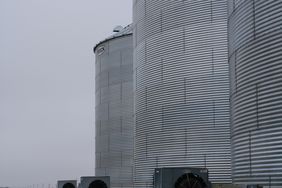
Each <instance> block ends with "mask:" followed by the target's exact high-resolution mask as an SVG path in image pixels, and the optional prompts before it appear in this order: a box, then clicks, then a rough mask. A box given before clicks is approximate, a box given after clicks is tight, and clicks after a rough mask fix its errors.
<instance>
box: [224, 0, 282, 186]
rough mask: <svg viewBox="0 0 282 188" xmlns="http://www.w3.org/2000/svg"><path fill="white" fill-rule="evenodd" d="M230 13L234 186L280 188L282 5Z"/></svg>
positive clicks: (267, 1)
mask: <svg viewBox="0 0 282 188" xmlns="http://www.w3.org/2000/svg"><path fill="white" fill-rule="evenodd" d="M228 7H229V49H230V51H229V62H230V73H231V76H230V78H231V112H232V117H231V120H232V121H231V125H232V169H233V170H232V177H233V181H234V182H235V183H238V184H240V183H242V184H263V185H268V184H269V183H270V184H271V185H272V186H274V185H278V186H280V187H282V0H248V1H247V0H240V1H239V0H236V1H235V0H230V1H229V5H228Z"/></svg>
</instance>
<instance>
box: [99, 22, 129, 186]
mask: <svg viewBox="0 0 282 188" xmlns="http://www.w3.org/2000/svg"><path fill="white" fill-rule="evenodd" d="M114 31H115V32H117V33H116V34H114V35H113V36H111V37H109V38H107V39H105V40H104V41H102V42H100V43H99V44H97V45H96V46H95V48H94V52H95V54H96V62H95V69H96V77H95V80H96V90H95V92H96V93H95V96H96V100H95V103H96V107H95V108H96V109H95V111H96V120H95V124H96V152H95V156H96V165H95V168H96V169H95V172H96V174H95V175H96V176H110V182H111V187H112V188H121V187H124V188H125V187H132V186H133V123H134V122H133V67H132V66H133V41H132V29H131V26H130V25H129V26H127V27H125V28H122V27H116V28H115V29H114Z"/></svg>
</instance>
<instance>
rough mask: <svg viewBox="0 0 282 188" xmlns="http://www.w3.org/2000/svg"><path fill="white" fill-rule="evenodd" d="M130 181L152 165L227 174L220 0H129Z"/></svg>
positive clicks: (146, 180) (147, 178)
mask: <svg viewBox="0 0 282 188" xmlns="http://www.w3.org/2000/svg"><path fill="white" fill-rule="evenodd" d="M133 22H134V26H133V27H134V32H133V36H134V39H133V40H134V85H135V86H134V89H135V100H134V102H135V156H134V157H135V159H134V160H135V163H134V164H135V169H134V174H135V175H134V185H135V187H140V188H144V187H152V183H153V169H154V168H156V167H207V168H208V169H209V172H210V180H211V181H212V182H213V183H230V182H231V164H230V123H229V118H230V117H229V73H228V54H227V52H228V50H227V2H226V1H225V0H213V1H207V0H187V1H180V0H170V1H168V0H163V1H156V0H146V1H145V0H135V1H133Z"/></svg>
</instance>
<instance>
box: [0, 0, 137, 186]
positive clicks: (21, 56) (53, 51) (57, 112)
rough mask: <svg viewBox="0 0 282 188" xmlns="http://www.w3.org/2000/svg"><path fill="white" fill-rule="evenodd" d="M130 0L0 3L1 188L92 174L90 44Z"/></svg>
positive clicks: (120, 17)
mask: <svg viewBox="0 0 282 188" xmlns="http://www.w3.org/2000/svg"><path fill="white" fill-rule="evenodd" d="M131 1H132V0H0V186H19V187H32V185H33V184H35V187H34V188H37V185H36V184H39V185H38V188H42V184H45V188H48V187H46V185H47V184H52V185H53V186H54V184H55V183H56V181H57V180H58V179H78V178H79V177H80V176H82V175H84V176H85V175H94V157H95V156H94V151H95V148H94V145H95V143H94V137H95V133H94V129H95V127H94V119H95V108H94V106H95V105H94V102H95V101H94V98H95V93H94V87H95V86H94V83H95V82H94V78H95V76H94V72H95V71H94V54H93V52H92V49H93V46H94V45H95V44H96V43H97V42H99V41H100V40H102V39H104V38H105V37H107V36H109V35H110V34H111V31H112V29H113V27H114V26H115V25H123V26H125V25H127V24H129V23H130V22H131V20H132V19H131V15H132V13H131V9H132V3H131Z"/></svg>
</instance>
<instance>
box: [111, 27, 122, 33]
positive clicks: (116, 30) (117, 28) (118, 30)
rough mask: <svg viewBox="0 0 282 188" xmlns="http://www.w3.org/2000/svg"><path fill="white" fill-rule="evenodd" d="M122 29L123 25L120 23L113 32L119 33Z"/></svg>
mask: <svg viewBox="0 0 282 188" xmlns="http://www.w3.org/2000/svg"><path fill="white" fill-rule="evenodd" d="M121 30H123V27H122V26H121V25H118V26H116V27H115V28H114V29H113V32H115V33H118V32H120V31H121Z"/></svg>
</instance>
